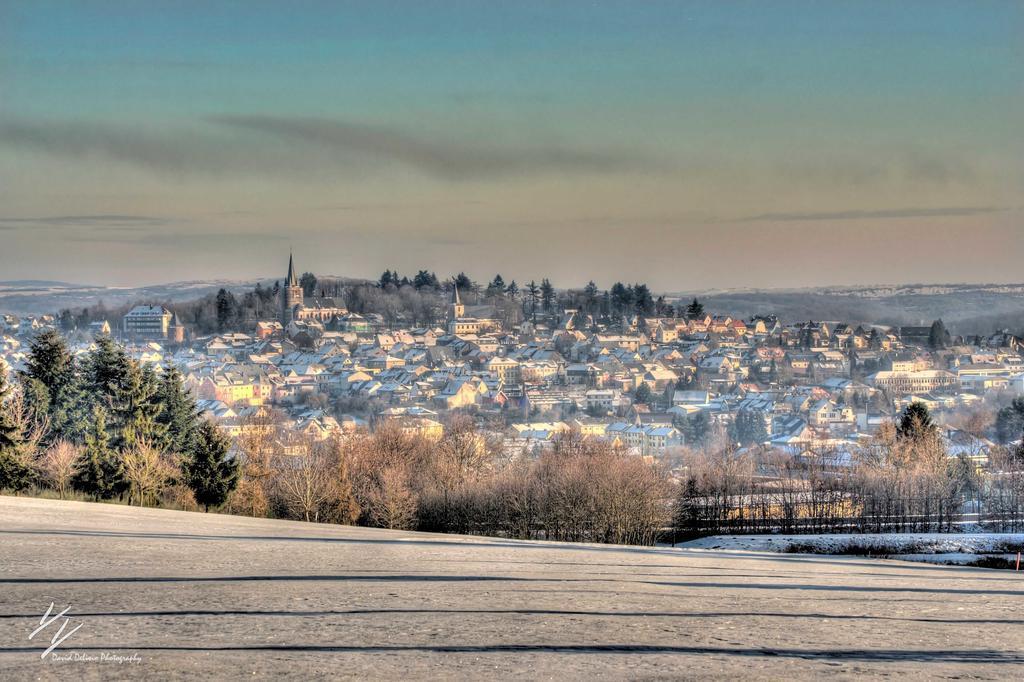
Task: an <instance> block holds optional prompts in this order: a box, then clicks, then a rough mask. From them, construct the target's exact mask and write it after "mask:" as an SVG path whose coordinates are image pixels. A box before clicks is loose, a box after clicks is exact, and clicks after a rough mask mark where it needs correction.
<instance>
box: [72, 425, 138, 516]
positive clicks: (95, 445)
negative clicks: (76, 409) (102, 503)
mask: <svg viewBox="0 0 1024 682" xmlns="http://www.w3.org/2000/svg"><path fill="white" fill-rule="evenodd" d="M72 485H73V486H74V488H75V489H76V490H79V491H81V492H83V493H85V494H86V495H89V496H91V497H92V498H93V499H95V500H109V499H111V498H114V497H117V496H118V495H120V494H122V493H123V492H124V491H125V489H126V488H127V487H128V484H127V482H126V481H125V478H124V464H123V462H122V461H121V458H120V457H119V456H118V454H117V452H115V451H114V449H113V448H112V447H111V446H110V435H109V434H108V433H107V413H106V410H104V409H103V407H101V406H100V405H95V406H94V407H93V416H92V423H91V425H90V429H89V432H88V433H87V434H86V436H85V451H84V453H83V455H82V457H81V458H80V459H79V464H78V467H77V468H76V470H75V475H74V478H73V480H72Z"/></svg>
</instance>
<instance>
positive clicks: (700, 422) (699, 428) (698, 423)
mask: <svg viewBox="0 0 1024 682" xmlns="http://www.w3.org/2000/svg"><path fill="white" fill-rule="evenodd" d="M680 430H681V431H682V432H683V441H684V442H685V443H686V444H687V445H692V446H695V447H697V448H703V447H704V446H705V445H707V443H708V437H709V436H710V435H711V422H710V420H709V419H708V413H707V412H705V411H704V410H700V411H699V412H694V413H693V414H690V415H687V416H686V417H685V418H684V419H683V421H682V426H681V429H680Z"/></svg>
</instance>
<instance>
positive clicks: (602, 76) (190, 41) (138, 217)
mask: <svg viewBox="0 0 1024 682" xmlns="http://www.w3.org/2000/svg"><path fill="white" fill-rule="evenodd" d="M1021 36H1024V4H1022V3H1020V2H1017V1H1016V0H1008V1H1006V2H981V1H979V2H971V3H966V2H956V3H947V2H938V1H934V0H929V1H927V2H923V1H922V2H910V1H906V2H898V3H893V2H875V3H872V2H849V3H842V2H828V3H823V2H810V1H807V2H791V3H783V2H775V3H770V6H769V3H763V2H718V1H711V0H708V1H706V2H685V3H684V2H644V3H636V2H611V1H608V2H600V3H594V2H569V1H566V2H558V3H552V2H547V1H545V2H516V3H494V2H443V3H440V2H439V3H434V2H383V1H375V2H364V3H340V2H329V3H328V2H324V3H318V2H303V3H280V2H273V3H270V2H267V3H261V2H252V1H246V2H238V3H233V4H232V3H226V2H222V3H217V6H216V7H210V6H208V3H203V2H168V3H138V4H136V3H123V2H95V1H86V0H83V1H82V2H76V3H50V2H34V1H32V2H29V1H26V2H2V1H0V279H16V278H36V279H42V278H46V279H59V280H65V281H86V282H90V283H100V284H113V285H140V284H147V283H155V282H165V281H176V280H185V279H207V278H213V277H228V278H248V277H257V276H280V274H282V273H281V270H282V260H283V257H284V256H282V254H287V251H288V249H289V247H292V248H294V250H295V253H296V255H297V258H298V259H299V261H298V264H299V267H300V268H302V269H304V270H312V271H315V272H320V273H325V274H326V273H330V274H339V275H349V276H368V277H376V276H377V275H378V274H379V273H380V271H381V270H383V269H384V268H391V269H397V270H399V271H400V272H402V273H403V274H405V273H409V274H412V273H414V271H415V270H417V269H419V268H427V269H430V270H434V271H436V272H437V273H438V274H439V275H440V276H445V275H448V274H450V273H452V272H457V271H460V270H465V271H466V272H469V273H470V274H472V275H473V276H474V277H476V278H477V279H489V278H490V277H491V276H493V274H494V273H499V272H500V273H502V274H503V275H504V276H505V278H506V279H511V278H513V277H515V278H517V279H518V280H519V281H524V280H528V279H530V278H536V279H540V278H541V277H550V278H551V280H552V281H553V282H554V283H555V284H556V285H558V286H570V285H579V284H583V283H585V282H586V281H587V280H589V279H593V280H595V281H597V282H598V283H599V284H601V285H602V286H605V287H606V286H608V285H609V284H610V283H611V282H612V281H615V280H623V281H646V282H648V283H650V284H651V286H652V287H655V288H657V289H662V290H665V289H668V290H683V289H694V288H709V287H730V286H751V287H762V288H767V287H789V286H810V285H817V284H855V283H870V282H920V281H931V282H945V281H958V282H963V281H984V282H1000V281H1020V280H1021V275H1020V262H1021V260H1022V257H1024V237H1022V221H1021V219H1022V208H1021V207H1022V205H1024V168H1022V165H1024V162H1022V159H1024V144H1022V139H1021V134H1020V125H1021V124H1020V122H1021V121H1022V120H1024V59H1022V56H1024V55H1022V44H1021Z"/></svg>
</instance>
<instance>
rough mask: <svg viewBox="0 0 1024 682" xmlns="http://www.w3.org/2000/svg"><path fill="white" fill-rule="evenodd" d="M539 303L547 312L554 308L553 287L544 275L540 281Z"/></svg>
mask: <svg viewBox="0 0 1024 682" xmlns="http://www.w3.org/2000/svg"><path fill="white" fill-rule="evenodd" d="M540 305H541V307H542V308H543V309H544V312H545V313H548V314H550V313H551V312H552V311H553V310H554V308H555V287H553V286H552V285H551V281H550V280H549V279H548V278H546V277H545V278H544V279H542V280H541V281H540Z"/></svg>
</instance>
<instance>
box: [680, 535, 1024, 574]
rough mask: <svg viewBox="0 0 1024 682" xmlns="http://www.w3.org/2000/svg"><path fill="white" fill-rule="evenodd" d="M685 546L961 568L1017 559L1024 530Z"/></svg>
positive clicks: (722, 538)
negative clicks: (880, 558)
mask: <svg viewBox="0 0 1024 682" xmlns="http://www.w3.org/2000/svg"><path fill="white" fill-rule="evenodd" d="M678 546H679V547H683V548H687V549H714V550H737V551H748V552H749V551H753V552H784V553H798V554H829V555H859V556H863V555H868V556H872V555H873V556H884V557H886V558H890V559H901V560H904V561H923V562H926V563H934V564H948V565H960V566H972V565H979V562H986V561H990V560H992V559H996V558H998V559H999V560H1000V561H1003V562H1006V563H1007V565H1009V562H1011V561H1013V562H1015V560H1016V552H1018V551H1020V550H1021V549H1022V548H1024V533H879V534H867V533H860V534H848V535H847V534H837V535H715V536H712V537H707V538H700V539H699V540H692V541H690V542H686V543H682V544H680V545H678Z"/></svg>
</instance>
